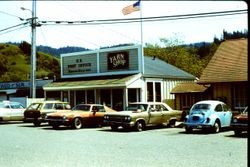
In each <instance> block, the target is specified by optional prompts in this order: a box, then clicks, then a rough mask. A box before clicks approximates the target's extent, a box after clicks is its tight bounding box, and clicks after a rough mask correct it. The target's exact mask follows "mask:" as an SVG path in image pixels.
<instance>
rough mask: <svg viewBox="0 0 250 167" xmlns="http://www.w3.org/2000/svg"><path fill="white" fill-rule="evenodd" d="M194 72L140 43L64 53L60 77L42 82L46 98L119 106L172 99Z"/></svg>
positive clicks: (76, 102)
mask: <svg viewBox="0 0 250 167" xmlns="http://www.w3.org/2000/svg"><path fill="white" fill-rule="evenodd" d="M195 79H196V77H195V76H193V75H191V74H189V73H187V72H185V71H183V70H180V69H178V68H177V67H175V66H173V65H170V64H168V63H166V62H164V61H162V60H159V59H157V58H152V57H148V56H143V55H142V51H141V47H140V46H126V47H116V48H108V49H101V50H94V51H84V52H76V53H70V54H62V55H61V80H60V81H56V82H51V83H48V84H47V85H45V86H43V90H44V92H45V98H46V99H60V100H62V101H69V102H70V104H71V105H72V106H74V105H76V104H78V103H100V104H106V105H107V106H110V107H112V108H113V109H116V110H122V109H124V108H125V107H126V106H127V104H128V103H129V102H134V101H153V102H154V101H163V100H171V99H172V100H173V99H174V95H173V94H170V92H171V90H172V88H173V87H175V86H176V84H177V83H179V82H190V81H191V82H193V81H194V80H195Z"/></svg>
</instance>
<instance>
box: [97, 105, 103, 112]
mask: <svg viewBox="0 0 250 167" xmlns="http://www.w3.org/2000/svg"><path fill="white" fill-rule="evenodd" d="M97 108H98V110H99V111H98V112H105V109H104V106H97Z"/></svg>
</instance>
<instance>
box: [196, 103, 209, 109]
mask: <svg viewBox="0 0 250 167" xmlns="http://www.w3.org/2000/svg"><path fill="white" fill-rule="evenodd" d="M210 107H211V105H210V104H196V105H194V107H193V110H209V109H210Z"/></svg>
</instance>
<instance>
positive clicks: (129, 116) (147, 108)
mask: <svg viewBox="0 0 250 167" xmlns="http://www.w3.org/2000/svg"><path fill="white" fill-rule="evenodd" d="M181 116H182V111H179V110H173V109H172V108H171V107H169V106H168V105H167V104H166V103H161V102H134V103H130V104H129V105H128V107H127V109H126V111H121V112H117V113H107V114H105V115H104V123H105V124H106V125H109V126H111V129H112V130H117V129H118V128H119V127H120V126H121V127H123V128H124V129H131V128H134V129H135V130H137V131H142V130H144V129H145V127H146V126H152V125H162V124H166V125H170V126H174V125H175V122H176V121H179V120H180V119H181Z"/></svg>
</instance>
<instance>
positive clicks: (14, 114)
mask: <svg viewBox="0 0 250 167" xmlns="http://www.w3.org/2000/svg"><path fill="white" fill-rule="evenodd" d="M24 110H25V107H24V106H23V105H22V104H21V103H19V102H12V101H2V102H0V122H1V121H22V120H23V112H24Z"/></svg>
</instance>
